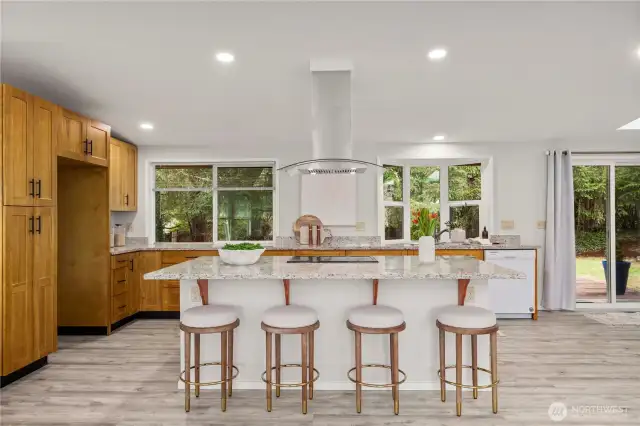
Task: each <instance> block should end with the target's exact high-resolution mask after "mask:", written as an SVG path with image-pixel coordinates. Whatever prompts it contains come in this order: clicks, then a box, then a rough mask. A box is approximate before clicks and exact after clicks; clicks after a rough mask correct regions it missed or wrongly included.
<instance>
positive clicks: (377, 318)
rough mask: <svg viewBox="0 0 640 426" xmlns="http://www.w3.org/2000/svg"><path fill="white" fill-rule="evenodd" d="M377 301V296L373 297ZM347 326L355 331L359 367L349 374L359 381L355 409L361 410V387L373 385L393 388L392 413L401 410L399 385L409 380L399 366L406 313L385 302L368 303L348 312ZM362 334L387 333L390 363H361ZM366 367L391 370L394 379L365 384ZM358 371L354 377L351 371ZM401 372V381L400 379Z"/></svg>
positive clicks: (350, 377)
mask: <svg viewBox="0 0 640 426" xmlns="http://www.w3.org/2000/svg"><path fill="white" fill-rule="evenodd" d="M374 300H375V299H374ZM347 328H348V329H349V330H353V331H354V333H355V340H356V343H355V344H356V350H355V353H356V366H355V367H353V368H352V369H351V370H349V372H348V373H347V377H349V380H351V381H352V382H353V383H355V384H356V412H358V413H360V412H361V411H362V386H368V387H374V388H392V395H393V412H394V413H395V414H398V413H399V412H400V388H399V386H400V385H401V384H402V383H404V382H405V380H407V375H406V374H405V373H404V371H402V370H400V369H399V368H398V333H399V332H401V331H402V330H404V329H405V328H406V324H405V322H404V315H403V314H402V311H400V310H399V309H396V308H393V307H391V306H385V305H368V306H361V307H358V308H354V309H352V310H351V311H349V319H348V320H347ZM362 334H388V335H389V342H390V345H389V352H390V357H391V365H385V364H362ZM363 368H387V369H389V370H391V382H390V383H384V384H375V383H366V382H363V381H362V369H363ZM353 371H355V372H356V378H355V379H354V378H353V377H352V375H351V373H352V372H353ZM399 374H402V380H399Z"/></svg>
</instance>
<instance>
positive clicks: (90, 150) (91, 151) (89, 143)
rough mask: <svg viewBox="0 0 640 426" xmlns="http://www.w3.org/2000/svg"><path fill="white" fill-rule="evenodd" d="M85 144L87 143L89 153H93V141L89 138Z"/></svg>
mask: <svg viewBox="0 0 640 426" xmlns="http://www.w3.org/2000/svg"><path fill="white" fill-rule="evenodd" d="M87 145H89V155H93V141H92V140H90V141H89V142H88V143H87Z"/></svg>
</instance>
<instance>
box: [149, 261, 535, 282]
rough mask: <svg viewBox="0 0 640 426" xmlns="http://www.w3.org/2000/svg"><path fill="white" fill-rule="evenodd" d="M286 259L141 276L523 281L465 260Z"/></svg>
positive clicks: (208, 264)
mask: <svg viewBox="0 0 640 426" xmlns="http://www.w3.org/2000/svg"><path fill="white" fill-rule="evenodd" d="M289 259H290V257H288V256H263V257H261V258H260V260H259V261H258V262H257V263H255V264H253V265H248V266H234V265H227V264H225V263H223V262H222V261H221V260H220V258H219V257H212V256H203V257H199V258H197V259H194V260H190V261H188V262H183V263H179V264H177V265H173V266H169V267H167V268H163V269H160V270H157V271H154V272H149V273H147V274H145V275H144V278H145V279H147V280H197V279H209V280H259V279H297V280H313V279H325V280H349V279H387V280H395V279H397V280H400V279H402V280H411V279H414V280H458V279H477V280H486V279H494V278H495V279H524V278H526V276H525V274H523V273H521V272H517V271H514V270H512V269H507V268H503V267H500V266H497V265H494V264H491V263H487V262H483V261H480V260H477V259H475V258H473V257H468V256H442V257H437V258H436V260H435V261H434V262H431V263H420V261H419V259H418V257H417V256H378V257H376V259H378V263H287V260H289Z"/></svg>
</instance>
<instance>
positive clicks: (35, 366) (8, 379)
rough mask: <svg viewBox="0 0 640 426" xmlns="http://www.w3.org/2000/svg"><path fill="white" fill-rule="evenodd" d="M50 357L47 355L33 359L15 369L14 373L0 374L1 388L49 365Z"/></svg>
mask: <svg viewBox="0 0 640 426" xmlns="http://www.w3.org/2000/svg"><path fill="white" fill-rule="evenodd" d="M47 362H48V359H47V357H46V356H45V357H42V358H40V359H39V360H36V361H33V362H32V363H31V364H29V365H25V366H24V367H22V368H21V369H19V370H16V371H14V372H13V373H9V374H7V375H6V376H0V388H3V387H5V386H7V385H9V384H11V383H13V382H15V381H16V380H20V379H21V378H23V377H24V376H27V375H29V374H31V373H33V372H34V371H36V370H39V369H41V368H42V367H44V366H45V365H47Z"/></svg>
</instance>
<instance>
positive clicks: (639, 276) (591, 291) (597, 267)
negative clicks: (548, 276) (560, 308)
mask: <svg viewBox="0 0 640 426" xmlns="http://www.w3.org/2000/svg"><path fill="white" fill-rule="evenodd" d="M602 260H603V258H601V257H586V256H585V257H581V256H579V257H577V258H576V298H577V300H592V301H593V300H597V301H602V302H606V299H607V284H606V280H605V276H604V268H603V267H602ZM618 299H633V300H639V299H640V262H638V261H635V260H631V268H630V269H629V280H628V281H627V291H626V293H625V294H624V296H618Z"/></svg>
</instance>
